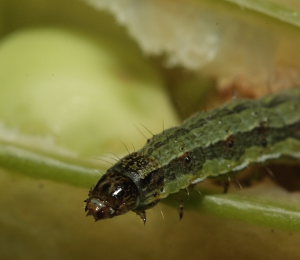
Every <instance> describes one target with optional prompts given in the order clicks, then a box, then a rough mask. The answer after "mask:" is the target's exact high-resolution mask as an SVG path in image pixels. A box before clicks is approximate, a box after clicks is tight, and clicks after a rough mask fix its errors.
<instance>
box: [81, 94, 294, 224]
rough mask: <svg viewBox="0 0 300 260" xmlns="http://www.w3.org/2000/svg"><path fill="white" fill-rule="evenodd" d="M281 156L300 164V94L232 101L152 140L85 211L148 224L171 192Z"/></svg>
mask: <svg viewBox="0 0 300 260" xmlns="http://www.w3.org/2000/svg"><path fill="white" fill-rule="evenodd" d="M279 157H291V158H295V159H300V90H299V89H291V90H289V91H286V92H283V93H279V94H273V95H269V96H266V97H264V98H262V99H260V100H233V101H232V102H231V103H228V104H226V105H224V106H223V107H221V108H218V109H215V110H212V111H209V112H200V113H197V114H195V115H194V116H192V117H191V118H189V119H187V120H186V121H184V122H183V124H182V125H181V126H178V127H174V128H170V129H167V130H165V131H163V132H162V133H160V134H158V135H155V136H153V137H152V138H151V139H149V140H148V141H147V144H146V145H145V146H144V147H143V148H142V149H140V150H139V151H137V152H134V153H131V154H129V155H127V156H126V157H124V158H122V159H121V160H120V161H119V162H118V163H117V164H115V165H114V166H113V167H112V168H110V169H109V170H108V171H107V173H106V174H105V175H103V176H102V178H101V179H100V180H99V182H98V183H97V184H96V186H95V187H94V188H93V189H92V190H91V191H90V193H89V198H88V199H87V200H86V202H87V205H86V211H87V214H88V215H93V216H94V218H95V220H99V219H103V218H110V217H113V216H116V215H121V214H123V213H125V212H127V211H129V210H133V211H135V212H136V213H138V214H139V215H140V216H141V217H142V218H143V219H144V220H145V209H147V208H150V207H152V206H153V205H155V204H156V203H157V202H158V201H159V200H160V199H162V198H165V197H167V196H168V195H169V194H171V193H175V192H178V191H179V190H181V189H184V188H186V187H188V186H189V185H191V184H194V183H197V182H200V181H202V180H204V179H206V178H208V177H217V176H221V175H225V174H231V173H233V172H236V171H240V170H242V169H244V168H246V167H247V166H249V165H250V164H252V163H260V162H265V161H268V160H273V159H277V158H279Z"/></svg>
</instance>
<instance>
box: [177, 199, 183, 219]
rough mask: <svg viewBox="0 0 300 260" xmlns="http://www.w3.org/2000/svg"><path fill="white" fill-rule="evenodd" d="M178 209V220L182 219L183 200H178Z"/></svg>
mask: <svg viewBox="0 0 300 260" xmlns="http://www.w3.org/2000/svg"><path fill="white" fill-rule="evenodd" d="M178 210H179V220H182V218H183V213H184V204H183V201H181V202H180V204H179V209H178Z"/></svg>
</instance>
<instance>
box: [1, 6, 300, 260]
mask: <svg viewBox="0 0 300 260" xmlns="http://www.w3.org/2000/svg"><path fill="white" fill-rule="evenodd" d="M100 2H101V1H99V3H100ZM134 2H135V1H129V0H128V1H124V5H122V3H121V2H119V1H116V2H115V6H116V8H115V9H114V8H112V7H110V4H108V5H106V4H105V1H103V3H104V4H103V6H104V9H108V10H111V11H112V12H113V14H111V13H110V12H107V11H105V10H99V9H95V8H94V7H92V6H90V5H89V4H88V3H85V2H83V1H77V0H73V1H71V0H63V1H54V0H52V1H50V0H39V1H38V0H22V1H20V0H18V1H16V0H13V1H8V0H0V35H1V38H0V167H1V168H0V194H1V195H0V207H1V211H0V259H40V258H43V259H82V258H85V259H95V258H98V259H103V258H108V259H120V258H123V259H141V258H143V259H182V258H187V257H188V258H189V259H218V258H221V259H236V258H242V257H243V258H244V259H283V258H285V259H297V258H299V257H300V250H299V246H298V241H299V239H300V234H299V230H300V209H299V201H300V195H299V192H298V190H299V189H298V190H297V187H296V189H295V190H294V192H291V191H287V190H286V189H284V188H283V185H282V183H284V182H285V181H283V182H282V183H279V184H278V183H275V182H274V180H270V179H268V178H265V179H264V180H263V181H260V182H259V183H258V184H257V185H253V186H251V187H249V188H244V189H243V190H239V189H237V188H235V187H233V188H231V190H230V193H229V194H227V195H223V194H221V195H220V189H219V188H218V187H215V186H214V185H210V184H207V185H206V184H204V186H203V187H200V190H202V191H204V190H205V191H208V193H209V194H210V195H208V196H206V197H205V198H203V197H201V196H200V195H199V194H198V195H195V194H193V193H192V194H191V196H190V198H189V202H190V203H187V210H186V211H185V216H184V218H183V220H182V221H179V220H178V212H177V207H176V204H177V201H178V199H177V198H173V199H170V200H168V201H167V203H160V204H159V205H158V206H156V207H154V208H153V209H151V210H149V212H148V221H147V224H146V226H143V224H142V223H141V221H140V219H139V218H138V217H137V216H135V214H134V213H129V214H126V215H124V216H121V217H117V218H114V219H110V220H107V221H100V222H97V223H94V221H93V219H92V218H87V217H85V213H84V203H83V200H84V199H86V197H87V193H88V190H89V188H90V186H92V185H93V184H94V183H95V182H96V181H97V179H98V178H99V177H100V176H101V174H103V173H104V172H105V170H106V169H107V168H108V167H109V166H110V165H111V164H113V163H114V162H115V160H116V159H117V158H118V157H121V156H123V155H125V154H127V153H128V151H127V150H129V151H133V150H135V149H138V148H139V147H141V146H142V145H143V144H144V143H145V139H146V138H149V137H151V135H150V134H149V132H148V131H147V130H146V129H145V128H148V129H150V130H151V131H152V132H154V133H159V132H160V131H161V130H162V129H163V128H167V127H170V126H173V125H176V124H178V123H179V122H180V120H181V119H183V118H185V117H187V116H188V115H190V114H191V113H193V112H194V111H196V110H198V109H201V108H208V107H214V106H216V105H218V104H219V103H221V102H224V101H225V100H226V99H228V98H231V96H232V95H231V94H230V95H228V93H232V89H233V90H234V91H239V93H240V95H241V96H251V97H256V96H259V95H261V94H263V93H265V92H266V90H269V88H268V87H266V85H267V86H268V84H269V81H270V77H271V78H272V80H271V82H272V86H276V87H274V88H275V89H281V88H285V87H287V86H290V85H291V84H297V83H298V80H299V62H300V59H299V53H298V48H297V46H299V40H300V38H299V35H300V34H299V29H298V25H299V23H298V20H297V17H298V14H299V12H298V10H299V9H297V6H295V3H293V2H290V3H284V4H283V3H281V2H279V1H276V2H275V1H268V3H269V4H271V5H270V6H268V5H267V6H265V5H263V4H262V3H261V2H260V1H257V3H254V4H253V3H252V4H250V7H253V5H254V7H255V8H250V9H247V8H246V9H245V8H242V9H241V8H240V7H239V6H238V5H235V4H232V3H228V2H227V1H220V2H217V1H211V2H208V1H200V0H198V1H187V2H185V3H183V2H184V1H179V0H178V1H174V3H172V2H171V1H154V2H152V3H151V4H149V6H147V4H146V2H147V1H145V2H144V3H140V5H139V4H137V3H134ZM231 2H238V1H231ZM247 3H248V1H240V3H239V4H240V5H242V6H243V5H244V7H249V6H247ZM275 3H276V5H275V7H276V8H277V9H276V8H275V9H274V5H272V4H275ZM134 4H136V5H138V6H139V8H140V9H138V8H136V9H128V8H129V7H132V6H134ZM168 4H169V5H170V6H172V5H174V6H175V5H176V6H177V9H176V10H178V6H180V5H183V6H186V7H187V8H184V9H181V10H188V11H187V12H189V10H190V8H192V9H193V10H196V11H197V9H195V8H198V7H199V10H200V11H199V14H203V12H209V14H212V18H209V19H207V18H205V17H204V18H205V19H204V18H202V17H203V16H201V15H199V17H198V18H199V20H201V19H204V23H203V24H204V25H203V24H201V26H202V27H203V26H204V28H205V30H204V31H201V33H200V36H201V35H204V36H205V33H206V31H209V32H210V31H211V30H213V29H214V28H212V27H211V26H212V25H213V24H215V25H217V28H218V30H217V31H216V35H217V36H218V42H219V45H217V46H219V47H218V48H217V50H216V51H215V53H217V54H216V55H215V56H214V59H213V60H210V61H209V62H208V63H207V64H206V65H204V66H203V67H201V66H200V67H197V68H190V67H189V66H188V65H187V64H186V63H185V62H184V61H185V60H186V58H185V57H184V58H182V59H180V57H183V56H182V55H185V54H186V55H187V57H189V55H190V54H187V53H184V52H183V47H184V46H187V49H188V46H190V45H191V46H192V45H193V44H194V45H195V43H197V39H195V42H194V41H193V37H191V35H193V33H195V31H193V30H192V29H191V30H188V28H194V27H193V24H197V23H195V20H193V19H194V18H193V19H192V20H191V21H190V20H188V19H187V18H186V16H184V15H186V12H182V17H181V18H180V16H179V17H178V19H173V16H172V15H174V14H177V11H176V10H175V9H172V8H169V5H168ZM152 5H154V6H155V7H156V8H158V9H160V8H161V10H163V11H164V12H167V11H168V10H170V17H171V18H172V19H170V21H173V20H174V21H175V20H176V22H177V24H176V23H175V24H171V23H170V24H169V27H168V28H169V29H168V30H169V31H167V32H169V34H168V33H166V34H163V33H162V34H156V33H154V30H150V29H151V28H154V27H153V26H155V24H153V21H159V22H160V25H161V27H162V28H163V27H164V26H165V25H166V24H167V23H165V22H164V20H161V17H159V16H157V17H156V16H154V17H153V16H145V19H140V17H139V16H138V15H137V14H138V13H139V12H140V13H143V12H145V10H146V13H147V12H148V11H147V10H152V12H153V13H154V14H156V13H155V12H154V11H155V9H153V8H152ZM117 6H119V7H118V8H117ZM122 8H123V9H122ZM147 8H148V9H147ZM201 8H202V9H201ZM203 8H204V9H203ZM287 8H290V9H289V10H292V11H293V12H285V13H284V15H289V14H294V15H290V16H288V18H289V19H285V18H286V16H280V15H281V14H280V12H279V11H280V10H286V9H287ZM120 10H121V11H120ZM122 10H124V14H126V15H127V16H126V15H124V19H123V20H122V19H121V18H120V14H121V13H122ZM125 10H126V12H125ZM128 10H132V12H129V11H128ZM153 10H154V11H153ZM172 10H173V11H174V10H175V11H174V12H173V11H172ZM179 10H180V9H179ZM203 10H204V11H203ZM261 10H263V11H261ZM264 10H267V11H264ZM278 10H279V11H278ZM268 11H269V12H268ZM172 12H173V13H172ZM128 13H129V14H130V15H131V16H130V15H129V16H128ZM150 13H151V12H150V11H149V14H150ZM162 13H163V12H162ZM270 13H271V15H270ZM143 14H144V13H143ZM166 14H168V13H166ZM171 14H172V15H171ZM162 16H163V17H164V16H166V17H168V16H167V15H162ZM115 17H118V19H119V21H120V22H121V23H123V24H125V25H126V26H127V27H125V26H124V27H123V26H121V25H120V24H119V23H118V22H117V21H116V18H115ZM126 17H127V18H128V17H130V18H131V17H132V18H133V19H132V20H130V22H126V21H128V20H127V18H126ZM135 17H136V19H135ZM155 17H156V18H157V20H156V18H155ZM191 17H197V16H195V12H193V15H192V16H191ZM293 17H294V18H293ZM158 18H159V19H158ZM198 18H197V19H198ZM139 19H140V20H139ZM147 19H149V20H147ZM201 21H202V20H201ZM283 21H285V22H286V21H287V22H288V23H285V22H283ZM145 22H148V23H149V24H148V27H146V28H148V30H146V29H144V28H145V27H143V26H142V25H144V23H145ZM178 22H179V23H181V24H183V29H182V28H181V27H180V31H179V32H180V33H176V28H179V27H178ZM191 24H192V26H191ZM136 25H140V26H139V29H140V30H139V31H135V30H134V28H135V26H136ZM219 25H221V26H219ZM205 26H207V28H206V27H205ZM158 27H160V26H158ZM155 28H156V27H155ZM174 28H175V29H174ZM184 28H186V30H184ZM195 28H196V25H195ZM246 29H247V30H246ZM182 30H183V31H182ZM243 30H245V32H246V33H245V34H246V36H245V37H244V36H241V37H240V38H236V37H237V35H239V34H240V33H241V31H243ZM145 32H146V34H145V35H146V36H147V37H148V38H143V37H144V36H143V33H145ZM171 32H172V33H171ZM139 35H141V36H139ZM162 35H163V36H166V38H165V39H164V40H165V42H166V44H165V43H164V42H162V41H161V40H160V39H161V38H160V37H162ZM172 35H179V37H177V38H176V37H175V38H174V37H173V36H172ZM167 36H169V37H170V38H168V37H167ZM184 37H186V39H189V40H188V41H182V42H179V39H181V38H184ZM170 39H172V41H170ZM237 39H240V41H237ZM141 41H147V43H148V44H149V46H157V48H158V49H157V50H159V51H158V52H157V53H156V54H157V55H156V56H149V54H151V55H153V54H155V51H154V50H155V48H154V47H153V49H152V47H149V48H150V49H147V48H146V49H145V45H143V44H142V43H141ZM176 41H178V45H176V44H175V45H174V46H175V47H174V46H173V45H171V47H172V51H170V48H171V47H170V45H168V44H169V43H170V42H172V43H176ZM254 43H255V44H254ZM156 44H157V45H156ZM159 44H160V45H159ZM147 46H148V45H147ZM195 46H196V47H193V48H197V45H195ZM210 47H213V46H209V45H208V46H207V45H205V46H202V45H201V46H200V47H199V48H200V50H202V51H207V49H206V48H210ZM191 48H192V47H191ZM193 48H192V49H193ZM235 52H236V53H235ZM196 53H198V50H197V51H196ZM232 53H235V56H233V54H232ZM172 57H173V58H174V59H175V57H176V59H175V60H177V62H175V63H174V64H173V66H170V65H167V63H168V62H167V60H170V59H172ZM178 57H179V58H178ZM201 57H202V56H201ZM237 64H239V66H238V67H237ZM256 67H259V68H263V70H256V69H254V68H256ZM278 70H279V71H280V73H279V72H278V73H277V72H276V73H275V74H274V71H278ZM257 71H259V74H257ZM256 75H257V77H256ZM266 75H267V76H266ZM270 75H271V76H270ZM274 75H275V76H274ZM258 78H259V80H258V81H256V79H258ZM274 78H275V79H274ZM254 83H257V84H254ZM287 172H293V174H294V175H295V173H296V175H297V174H299V168H297V167H296V168H294V167H293V168H292V169H291V170H290V169H289V170H288V171H287ZM294 175H293V176H294ZM289 176H290V175H287V177H286V178H290V177H289ZM297 178H298V179H299V177H297ZM297 178H296V179H297ZM298 179H297V180H298ZM298 188H299V186H298ZM214 194H216V195H214ZM174 205H175V206H174Z"/></svg>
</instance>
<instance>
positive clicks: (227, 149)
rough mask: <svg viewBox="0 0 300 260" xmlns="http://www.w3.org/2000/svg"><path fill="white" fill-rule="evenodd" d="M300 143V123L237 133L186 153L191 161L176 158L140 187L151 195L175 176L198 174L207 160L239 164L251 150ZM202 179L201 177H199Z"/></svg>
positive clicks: (154, 173)
mask: <svg viewBox="0 0 300 260" xmlns="http://www.w3.org/2000/svg"><path fill="white" fill-rule="evenodd" d="M289 137H290V138H294V139H297V140H299V141H300V122H297V123H294V124H292V125H288V126H284V127H281V128H270V127H269V128H268V127H257V128H255V129H253V130H251V131H249V132H243V133H237V134H236V135H235V136H232V138H231V141H230V143H228V140H225V141H219V142H217V143H215V144H213V145H211V146H209V147H205V148H202V147H198V148H195V149H193V150H191V151H189V152H187V154H188V156H189V157H190V160H189V161H186V160H183V158H182V157H180V158H176V159H174V160H172V161H171V162H169V163H168V164H167V165H165V166H163V167H162V168H160V169H158V170H156V171H153V172H151V173H150V174H149V175H148V176H147V177H146V178H145V179H143V180H141V183H140V187H141V190H143V192H144V194H147V195H148V194H151V193H153V192H154V191H155V190H157V189H160V188H162V187H163V185H164V184H165V183H166V182H170V181H172V180H175V179H176V175H177V174H178V175H180V176H181V175H182V174H197V173H199V171H201V169H202V168H203V165H204V163H205V162H206V161H208V160H214V159H226V160H235V161H236V160H239V159H240V158H241V157H242V156H243V155H244V153H245V152H246V150H247V149H249V148H251V147H255V146H256V147H270V146H272V145H274V144H276V143H278V142H280V141H283V140H285V139H286V138H289ZM199 177H201V176H199Z"/></svg>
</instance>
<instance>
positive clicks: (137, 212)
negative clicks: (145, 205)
mask: <svg viewBox="0 0 300 260" xmlns="http://www.w3.org/2000/svg"><path fill="white" fill-rule="evenodd" d="M133 212H135V213H136V214H137V215H138V216H139V217H140V218H141V219H142V221H143V223H144V225H146V221H147V217H146V211H145V210H133Z"/></svg>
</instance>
